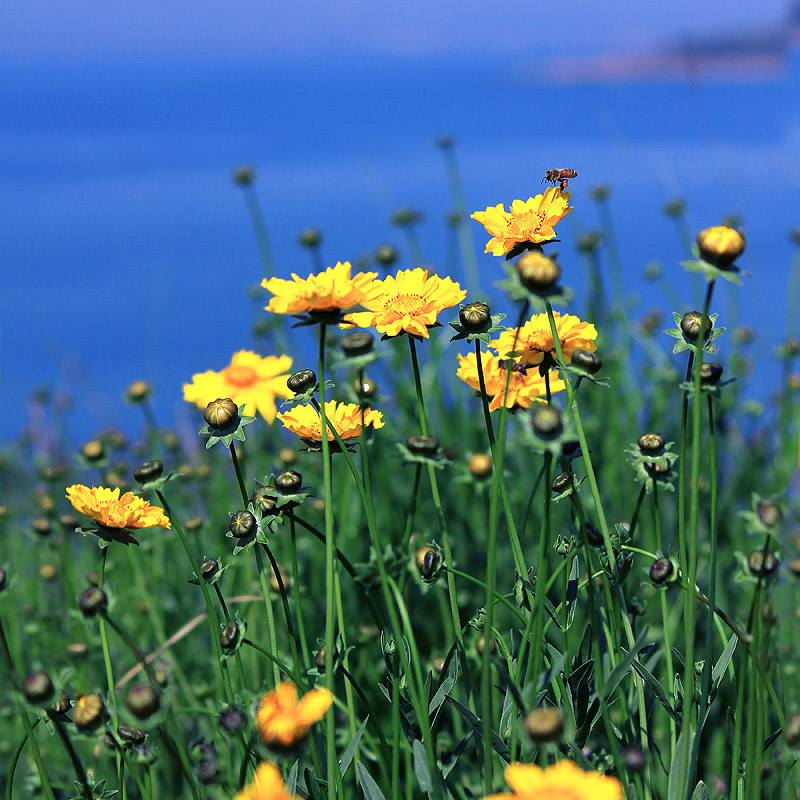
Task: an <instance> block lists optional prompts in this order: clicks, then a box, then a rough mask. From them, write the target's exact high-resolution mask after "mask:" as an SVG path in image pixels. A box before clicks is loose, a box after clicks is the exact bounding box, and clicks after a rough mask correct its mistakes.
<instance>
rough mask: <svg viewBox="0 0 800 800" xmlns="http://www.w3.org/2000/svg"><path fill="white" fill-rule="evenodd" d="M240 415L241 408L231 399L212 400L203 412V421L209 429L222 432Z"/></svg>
mask: <svg viewBox="0 0 800 800" xmlns="http://www.w3.org/2000/svg"><path fill="white" fill-rule="evenodd" d="M238 414H239V406H237V405H236V403H234V402H233V400H231V399H230V397H221V398H218V399H216V400H212V401H211V402H210V403H209V404H208V406H206V410H205V411H204V412H203V419H204V420H205V421H206V422H207V423H208V427H209V428H213V429H214V430H222V429H223V428H227V427H228V426H229V425H232V424H233V423H234V422H235V421H236V417H237V416H238Z"/></svg>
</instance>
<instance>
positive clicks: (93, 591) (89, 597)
mask: <svg viewBox="0 0 800 800" xmlns="http://www.w3.org/2000/svg"><path fill="white" fill-rule="evenodd" d="M78 608H79V609H80V610H81V613H82V614H83V616H84V617H87V618H89V617H96V616H97V615H98V614H99V613H101V612H103V611H105V610H106V609H107V608H108V595H107V594H106V593H105V592H104V591H103V590H102V589H99V588H98V587H97V586H92V587H91V588H89V589H87V590H86V591H85V592H84V593H83V594H82V595H81V596H80V597H79V598H78Z"/></svg>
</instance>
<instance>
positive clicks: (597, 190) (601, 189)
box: [589, 183, 611, 203]
mask: <svg viewBox="0 0 800 800" xmlns="http://www.w3.org/2000/svg"><path fill="white" fill-rule="evenodd" d="M589 196H590V197H591V198H592V200H594V201H595V202H596V203H602V202H603V201H604V200H608V198H609V197H610V196H611V187H610V186H608V185H607V184H605V183H598V184H597V186H593V187H592V189H591V191H590V192H589Z"/></svg>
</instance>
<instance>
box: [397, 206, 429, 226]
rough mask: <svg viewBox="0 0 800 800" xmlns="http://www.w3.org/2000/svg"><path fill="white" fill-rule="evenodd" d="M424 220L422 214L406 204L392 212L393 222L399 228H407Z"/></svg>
mask: <svg viewBox="0 0 800 800" xmlns="http://www.w3.org/2000/svg"><path fill="white" fill-rule="evenodd" d="M421 221H422V214H420V212H419V211H417V210H416V209H414V208H409V207H408V206H404V207H403V208H398V209H397V211H395V212H394V214H392V223H393V224H395V225H397V227H398V228H407V227H410V226H412V225H416V224H417V223H419V222H421Z"/></svg>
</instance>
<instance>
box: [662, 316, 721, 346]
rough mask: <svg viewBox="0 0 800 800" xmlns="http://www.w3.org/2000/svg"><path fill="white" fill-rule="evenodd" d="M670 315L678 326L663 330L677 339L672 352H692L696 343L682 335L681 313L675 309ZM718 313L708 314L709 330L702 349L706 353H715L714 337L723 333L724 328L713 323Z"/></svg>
mask: <svg viewBox="0 0 800 800" xmlns="http://www.w3.org/2000/svg"><path fill="white" fill-rule="evenodd" d="M672 316H673V317H674V319H675V324H676V325H677V326H678V327H677V328H669V329H668V330H665V331H664V333H666V334H667V336H671V337H672V338H673V339H677V341H676V342H675V346H674V347H673V348H672V354H673V355H676V354H677V353H682V352H684V350H691V351H692V352H693V353H696V352H697V345H695V344H692V343H691V342H687V341H686V337H685V336H684V335H683V331H682V330H681V328H680V325H681V320H682V319H683V315H681V314H679V313H678V312H677V311H673V312H672ZM718 316H719V314H711V315H709V317H708V318H709V320H711V330H710V331H709V333H708V337H707V340H706V342H705V344H704V345H703V350H704V351H705V352H706V353H710V354H711V355H712V356H715V355H716V354H717V349H716V348H715V347H714V339H716V338H717V337H718V336H722V334H723V333H725V328H715V327H714V323H715V322H716V320H717V317H718Z"/></svg>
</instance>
